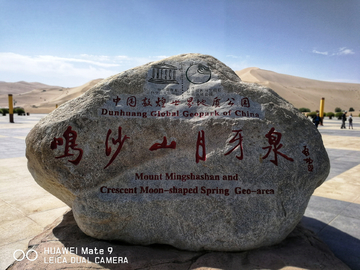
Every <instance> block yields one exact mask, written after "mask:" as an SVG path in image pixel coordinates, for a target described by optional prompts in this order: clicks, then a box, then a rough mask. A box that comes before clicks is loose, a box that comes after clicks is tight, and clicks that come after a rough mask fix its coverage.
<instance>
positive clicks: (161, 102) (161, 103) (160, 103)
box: [155, 97, 166, 108]
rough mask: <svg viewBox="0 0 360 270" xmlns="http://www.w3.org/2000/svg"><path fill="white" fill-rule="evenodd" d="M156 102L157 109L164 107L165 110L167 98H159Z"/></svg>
mask: <svg viewBox="0 0 360 270" xmlns="http://www.w3.org/2000/svg"><path fill="white" fill-rule="evenodd" d="M155 102H156V107H162V108H165V103H166V99H165V98H161V99H160V98H159V97H158V100H157V101H155Z"/></svg>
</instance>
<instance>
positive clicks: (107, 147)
mask: <svg viewBox="0 0 360 270" xmlns="http://www.w3.org/2000/svg"><path fill="white" fill-rule="evenodd" d="M111 132H112V130H111V129H109V130H108V132H107V135H106V141H105V153H106V156H109V155H110V154H111V147H110V146H108V141H109V137H110V134H111ZM126 139H130V137H128V136H126V135H124V138H123V139H121V127H119V128H118V138H117V139H116V140H115V139H114V138H112V143H113V145H116V144H117V143H119V145H118V148H117V149H116V151H115V153H114V155H113V156H112V157H111V159H110V161H109V163H108V164H107V165H106V166H105V167H104V169H106V168H107V167H109V166H110V164H111V163H112V162H113V161H114V160H115V158H116V157H117V155H118V154H119V153H120V150H121V148H122V146H123V144H124V142H125V140H126Z"/></svg>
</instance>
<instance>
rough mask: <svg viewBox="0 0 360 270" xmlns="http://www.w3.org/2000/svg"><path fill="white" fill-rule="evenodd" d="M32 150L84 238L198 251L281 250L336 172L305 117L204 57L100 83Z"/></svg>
mask: <svg viewBox="0 0 360 270" xmlns="http://www.w3.org/2000/svg"><path fill="white" fill-rule="evenodd" d="M26 143H27V150H26V156H27V158H28V168H29V170H30V172H31V173H32V175H33V177H34V179H35V180H36V181H37V182H38V183H39V185H40V186H42V187H43V188H45V189H46V190H48V191H49V192H50V193H52V194H54V195H55V196H57V197H58V198H60V199H61V200H62V201H64V202H65V203H66V204H68V205H69V206H70V207H72V209H73V213H74V217H75V220H76V222H77V224H78V226H79V227H80V229H81V230H82V231H83V232H84V233H86V234H87V235H89V236H92V237H95V238H98V239H105V240H121V241H125V242H128V243H132V244H141V245H148V244H154V243H160V244H169V245H172V246H174V247H177V248H180V249H186V250H193V251H199V250H215V251H240V250H248V249H254V248H258V247H261V246H268V245H272V244H276V243H279V242H280V241H282V240H283V239H284V238H285V237H286V236H287V235H288V234H289V233H290V232H291V231H292V230H293V229H294V228H295V226H296V225H297V223H298V222H299V221H300V219H301V217H302V216H303V214H304V211H305V209H306V206H307V204H308V201H309V199H310V196H311V194H312V193H313V191H314V189H315V188H316V187H318V186H319V185H320V184H321V183H322V182H323V181H324V180H325V179H326V177H327V175H328V173H329V168H330V164H329V159H328V156H327V153H326V151H325V148H324V146H323V143H322V139H321V135H320V133H319V132H318V131H317V130H316V128H315V127H314V126H313V125H312V123H311V122H310V121H308V120H307V119H306V118H305V117H304V116H303V115H302V114H301V113H300V112H299V111H298V110H297V109H295V108H294V107H293V106H292V105H291V104H290V103H288V102H287V101H285V100H284V99H283V98H281V97H280V96H278V95H277V94H276V93H275V92H273V91H272V90H270V89H268V88H264V87H262V86H258V85H255V84H248V83H244V82H242V81H241V79H240V78H239V77H238V76H237V75H236V74H235V73H234V72H233V71H232V70H231V69H230V68H229V67H227V66H226V65H224V64H223V63H221V62H220V61H218V60H217V59H215V58H213V57H211V56H207V55H201V54H184V55H178V56H173V57H170V58H166V59H163V60H161V61H158V62H152V63H149V64H146V65H143V66H141V67H137V68H134V69H130V70H127V71H125V72H122V73H120V74H117V75H114V76H112V77H110V78H108V79H105V80H103V81H102V82H100V83H98V84H97V85H96V86H94V87H93V88H92V89H90V90H89V91H87V92H86V93H84V94H83V95H82V96H80V97H78V98H76V99H74V100H71V101H69V102H67V103H65V104H63V105H62V106H60V107H59V108H58V109H56V110H55V111H53V112H52V113H50V114H49V115H48V116H47V117H45V118H43V119H42V120H41V121H40V122H39V123H38V124H37V125H36V126H35V127H34V128H33V129H32V130H31V132H30V133H29V135H28V137H27V139H26Z"/></svg>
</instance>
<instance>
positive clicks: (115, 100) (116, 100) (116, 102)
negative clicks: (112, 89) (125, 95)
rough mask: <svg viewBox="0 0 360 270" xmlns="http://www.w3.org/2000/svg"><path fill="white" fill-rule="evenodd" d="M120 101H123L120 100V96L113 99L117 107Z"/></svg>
mask: <svg viewBox="0 0 360 270" xmlns="http://www.w3.org/2000/svg"><path fill="white" fill-rule="evenodd" d="M120 100H121V98H119V96H116V98H114V99H113V101H114V102H115V106H117V105H118V103H119V101H120Z"/></svg>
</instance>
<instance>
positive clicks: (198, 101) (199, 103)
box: [196, 100, 207, 106]
mask: <svg viewBox="0 0 360 270" xmlns="http://www.w3.org/2000/svg"><path fill="white" fill-rule="evenodd" d="M205 102H206V100H202V101H200V100H197V102H196V103H197V105H198V106H200V105H203V106H207V105H206V104H205Z"/></svg>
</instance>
